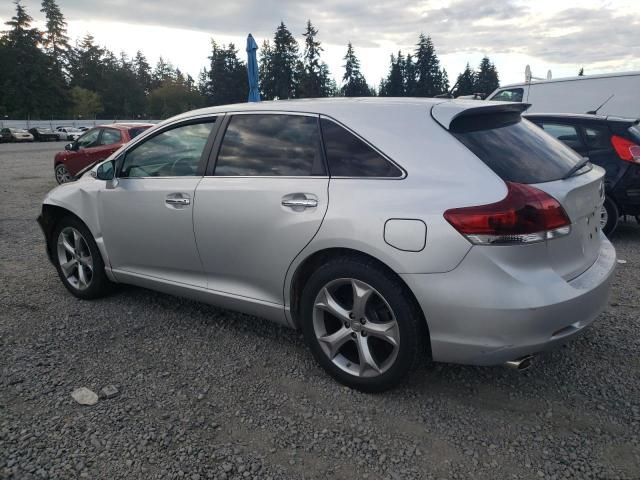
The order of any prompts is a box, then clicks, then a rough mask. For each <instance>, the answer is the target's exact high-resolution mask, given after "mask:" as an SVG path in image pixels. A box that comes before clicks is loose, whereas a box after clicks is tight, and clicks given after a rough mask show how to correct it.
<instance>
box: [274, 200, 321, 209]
mask: <svg viewBox="0 0 640 480" xmlns="http://www.w3.org/2000/svg"><path fill="white" fill-rule="evenodd" d="M282 205H283V206H284V207H294V208H295V207H297V208H313V207H317V206H318V200H316V199H314V198H300V199H285V200H282Z"/></svg>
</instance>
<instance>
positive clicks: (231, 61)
mask: <svg viewBox="0 0 640 480" xmlns="http://www.w3.org/2000/svg"><path fill="white" fill-rule="evenodd" d="M209 59H210V60H211V67H210V69H209V83H208V92H207V93H208V99H207V100H208V104H209V105H224V104H226V103H240V102H246V101H247V95H248V93H249V80H248V78H247V67H246V65H245V64H244V63H243V62H242V61H241V60H240V59H239V58H238V50H236V47H235V45H234V44H233V43H230V44H229V45H228V46H225V45H222V46H219V45H218V44H217V43H216V42H215V41H214V40H212V41H211V56H210V57H209Z"/></svg>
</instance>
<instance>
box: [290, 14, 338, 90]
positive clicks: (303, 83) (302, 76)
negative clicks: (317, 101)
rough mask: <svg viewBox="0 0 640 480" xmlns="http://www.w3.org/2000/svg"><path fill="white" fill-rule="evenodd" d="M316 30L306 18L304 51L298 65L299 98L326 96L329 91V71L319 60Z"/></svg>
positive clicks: (319, 45)
mask: <svg viewBox="0 0 640 480" xmlns="http://www.w3.org/2000/svg"><path fill="white" fill-rule="evenodd" d="M317 34H318V30H317V29H316V28H315V27H314V26H313V25H312V24H311V20H307V27H306V30H305V32H304V33H303V34H302V36H303V37H304V39H305V40H304V45H305V46H304V53H303V56H302V62H301V64H300V66H299V67H298V71H299V74H298V94H297V95H296V96H297V97H300V98H317V97H327V96H329V93H330V92H329V91H330V86H329V83H330V73H329V67H328V66H327V64H326V63H324V62H322V61H321V60H320V52H322V50H323V49H322V46H321V44H320V42H319V41H318V40H316V35H317Z"/></svg>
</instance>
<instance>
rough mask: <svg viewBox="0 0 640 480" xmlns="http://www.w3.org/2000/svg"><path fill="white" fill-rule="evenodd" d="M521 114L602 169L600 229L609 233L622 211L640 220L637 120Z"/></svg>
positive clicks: (639, 156) (574, 115)
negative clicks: (603, 186) (603, 179)
mask: <svg viewBox="0 0 640 480" xmlns="http://www.w3.org/2000/svg"><path fill="white" fill-rule="evenodd" d="M525 117H526V118H527V119H528V120H530V121H532V122H533V123H535V124H536V125H538V126H539V127H542V128H543V129H544V131H545V132H547V133H549V134H551V135H553V136H554V137H556V138H557V139H558V140H560V141H561V142H563V143H565V144H566V145H567V146H569V147H571V148H572V149H574V150H575V151H576V152H578V153H579V154H580V155H582V156H584V157H588V158H589V160H590V161H591V163H594V164H595V165H599V166H601V167H602V168H604V169H605V170H606V174H605V193H606V197H605V201H604V206H603V209H602V214H601V225H602V230H603V231H604V233H606V234H610V233H612V232H613V231H614V230H615V228H616V226H617V225H618V219H619V218H620V216H622V215H632V216H635V217H636V219H639V221H640V120H634V119H627V118H617V117H604V116H598V115H586V114H584V115H580V114H569V113H567V114H561V113H556V114H543V113H535V114H534V113H532V114H528V115H525Z"/></svg>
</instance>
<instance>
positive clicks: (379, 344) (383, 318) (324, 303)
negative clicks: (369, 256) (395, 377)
mask: <svg viewBox="0 0 640 480" xmlns="http://www.w3.org/2000/svg"><path fill="white" fill-rule="evenodd" d="M313 329H314V333H315V335H316V339H317V340H318V343H319V344H320V347H321V349H322V351H323V352H324V354H325V355H326V356H327V357H328V358H329V360H331V362H333V364H334V365H336V366H337V367H338V368H340V369H341V370H343V371H345V372H347V373H349V374H351V375H354V376H356V377H376V376H379V375H382V374H383V373H385V372H386V371H387V370H388V369H389V368H390V367H391V366H392V365H393V363H394V361H395V359H396V357H397V355H398V350H399V348H400V330H399V328H398V322H397V320H396V317H395V314H394V313H393V310H392V309H391V307H390V306H389V303H388V302H387V301H386V300H385V299H384V297H383V296H382V295H381V294H380V293H379V292H378V291H377V290H376V289H375V288H373V287H372V286H371V285H369V284H367V283H365V282H363V281H361V280H357V279H354V278H341V279H337V280H333V281H331V282H329V283H328V284H326V285H325V286H324V287H323V288H322V289H320V292H319V293H318V295H317V296H316V299H315V301H314V306H313Z"/></svg>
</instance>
